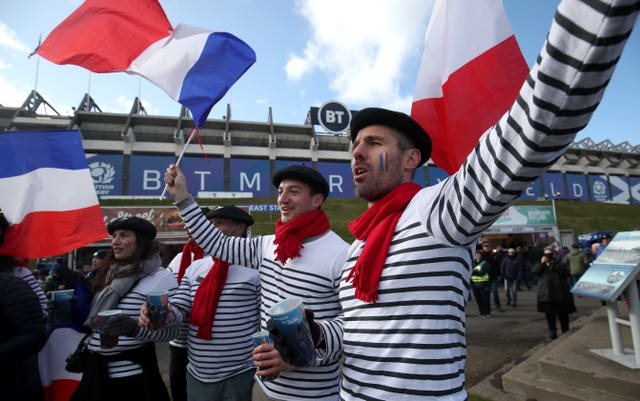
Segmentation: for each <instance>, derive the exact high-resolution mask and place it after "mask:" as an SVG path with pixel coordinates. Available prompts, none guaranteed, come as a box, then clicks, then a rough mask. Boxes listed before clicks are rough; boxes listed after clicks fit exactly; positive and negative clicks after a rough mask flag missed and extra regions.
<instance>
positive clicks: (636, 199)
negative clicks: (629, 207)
mask: <svg viewBox="0 0 640 401" xmlns="http://www.w3.org/2000/svg"><path fill="white" fill-rule="evenodd" d="M629 190H630V192H631V203H633V204H636V205H637V204H640V177H629Z"/></svg>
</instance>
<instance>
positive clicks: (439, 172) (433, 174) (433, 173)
mask: <svg viewBox="0 0 640 401" xmlns="http://www.w3.org/2000/svg"><path fill="white" fill-rule="evenodd" d="M427 171H428V173H427V174H428V177H429V180H428V181H427V185H429V186H431V185H436V184H437V183H439V182H440V181H442V180H444V179H445V178H447V177H448V176H449V174H447V172H446V171H444V170H443V169H441V168H440V167H436V166H429V167H427Z"/></svg>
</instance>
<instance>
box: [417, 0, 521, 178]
mask: <svg viewBox="0 0 640 401" xmlns="http://www.w3.org/2000/svg"><path fill="white" fill-rule="evenodd" d="M528 71H529V67H528V66H527V63H526V61H525V59H524V57H523V56H522V53H521V51H520V48H519V46H518V43H517V42H516V39H515V36H514V35H513V33H512V31H511V24H510V23H509V20H508V19H507V16H506V14H505V12H504V8H503V6H502V0H473V1H468V0H436V2H435V5H434V7H433V12H432V14H431V20H430V22H429V26H428V27H427V33H426V36H425V48H424V52H423V55H422V63H421V65H420V71H419V72H418V79H417V82H416V88H415V92H414V100H413V105H412V108H411V116H412V117H413V118H414V119H415V120H416V121H417V122H418V123H419V124H420V125H421V126H422V127H423V128H424V129H425V130H426V131H427V132H428V133H429V136H430V137H431V141H432V142H433V151H432V153H431V159H432V160H433V162H434V163H435V164H436V165H437V166H438V167H440V168H442V169H444V170H445V171H447V172H448V173H449V174H451V173H453V172H455V171H456V170H458V168H460V165H461V164H462V162H463V161H464V159H465V158H466V157H467V156H468V155H469V153H471V150H472V149H473V147H474V146H475V144H476V143H477V142H478V139H479V138H480V136H481V135H482V134H483V133H484V132H485V131H486V130H487V129H489V128H491V127H492V126H493V125H494V124H495V123H496V122H497V121H498V119H499V118H500V116H502V115H503V114H504V113H505V112H506V111H507V110H508V109H509V107H510V106H511V105H512V104H513V102H514V101H515V99H516V96H517V94H518V91H519V90H520V87H521V86H522V84H523V83H524V80H525V78H526V76H527V73H528Z"/></svg>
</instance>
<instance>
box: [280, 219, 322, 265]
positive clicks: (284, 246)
mask: <svg viewBox="0 0 640 401" xmlns="http://www.w3.org/2000/svg"><path fill="white" fill-rule="evenodd" d="M328 230H329V219H328V218H327V215H326V214H325V213H324V212H323V211H322V210H312V211H310V212H307V213H304V214H301V215H300V216H298V217H296V218H295V219H293V220H290V221H288V222H287V223H285V224H283V223H282V222H281V221H280V219H278V221H276V239H275V241H273V242H274V244H276V245H277V247H276V250H275V254H276V260H277V261H279V262H281V263H282V264H283V265H284V264H285V263H286V262H287V259H293V258H295V257H298V256H300V249H302V248H304V246H303V245H302V240H304V239H305V238H309V237H314V236H316V235H320V234H322V233H324V232H326V231H328Z"/></svg>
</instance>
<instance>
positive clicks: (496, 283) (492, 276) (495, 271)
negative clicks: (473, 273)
mask: <svg viewBox="0 0 640 401" xmlns="http://www.w3.org/2000/svg"><path fill="white" fill-rule="evenodd" d="M482 260H484V261H486V262H487V264H488V265H489V283H490V295H493V305H494V306H495V307H496V309H497V310H499V311H500V312H504V309H502V305H501V304H500V292H499V291H498V289H499V288H500V282H501V281H502V276H501V275H500V264H498V261H497V259H496V257H495V255H494V254H493V250H492V248H491V243H490V242H487V241H485V242H483V243H482Z"/></svg>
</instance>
